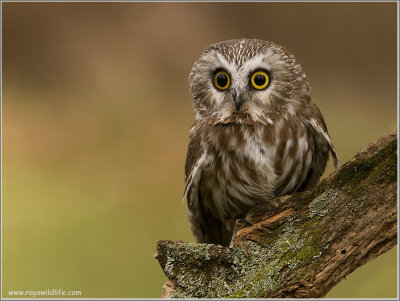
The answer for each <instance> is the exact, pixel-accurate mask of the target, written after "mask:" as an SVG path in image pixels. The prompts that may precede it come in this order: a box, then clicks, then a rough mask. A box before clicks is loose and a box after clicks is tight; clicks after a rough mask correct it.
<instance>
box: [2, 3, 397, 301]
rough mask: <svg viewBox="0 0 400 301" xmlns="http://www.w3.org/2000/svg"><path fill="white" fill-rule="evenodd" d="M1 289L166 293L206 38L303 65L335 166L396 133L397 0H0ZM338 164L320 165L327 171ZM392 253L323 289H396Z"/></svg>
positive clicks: (181, 235)
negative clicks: (269, 48) (163, 256)
mask: <svg viewBox="0 0 400 301" xmlns="http://www.w3.org/2000/svg"><path fill="white" fill-rule="evenodd" d="M2 8H3V10H2V14H3V15H2V24H3V44H2V45H3V95H2V96H3V106H2V109H3V111H2V112H3V113H2V114H3V115H2V116H3V124H2V125H3V161H2V171H3V178H2V180H3V182H2V184H3V191H2V193H3V194H2V242H3V245H2V256H3V258H2V260H3V261H2V263H3V264H2V273H3V274H2V276H3V277H2V286H3V290H2V295H3V297H9V296H8V294H7V291H8V290H31V289H32V290H39V289H47V288H50V289H51V288H57V289H58V288H61V289H65V290H82V297H85V298H95V297H126V298H131V297H138V298H140V297H153V298H157V297H160V296H161V287H162V285H163V283H164V282H165V280H166V278H165V276H164V275H163V273H162V270H161V268H160V267H159V265H158V262H157V261H156V260H155V259H154V257H153V256H154V254H155V252H156V243H157V241H158V240H160V239H181V240H186V241H193V238H192V236H191V233H190V230H189V226H188V222H187V217H186V205H185V204H182V203H181V199H182V194H183V188H184V182H183V169H184V160H185V155H186V147H187V143H188V131H189V129H190V126H191V123H192V121H193V117H194V114H193V109H192V104H191V99H190V94H189V88H188V81H187V78H188V75H189V72H190V69H191V67H192V64H193V62H194V60H195V59H196V58H197V57H198V56H199V55H200V53H201V52H202V51H203V49H204V48H206V47H207V46H208V45H209V44H211V43H213V42H217V41H221V40H227V39H232V38H240V37H247V38H259V39H265V40H271V41H275V42H277V43H279V44H282V45H284V46H286V47H287V48H288V49H290V50H291V51H292V52H293V53H294V54H295V55H296V57H297V59H298V61H299V62H300V63H301V64H302V65H303V67H304V69H305V70H306V72H307V74H308V77H309V80H310V83H311V87H312V95H313V100H314V102H315V103H317V105H318V106H319V108H320V109H321V111H322V112H323V114H324V117H325V121H326V123H327V125H328V128H329V132H330V135H331V137H332V139H333V141H334V143H335V145H336V149H337V151H338V154H339V156H340V159H341V161H342V162H345V161H346V160H348V159H349V158H351V157H352V156H353V155H354V154H355V153H356V152H357V151H358V150H360V149H361V148H362V147H364V146H365V145H367V144H368V143H370V142H372V141H373V140H374V139H376V138H378V137H380V136H382V135H384V134H385V133H387V132H388V131H389V130H391V129H393V128H394V127H396V124H397V122H396V99H397V98H396V85H397V71H396V66H397V61H396V54H397V52H396V37H397V33H396V28H397V25H396V10H397V8H396V3H394V2H393V3H2ZM332 171H333V166H332V163H329V165H328V169H327V171H326V174H325V175H327V174H329V173H331V172H332ZM396 255H397V252H396V250H395V249H393V250H391V251H389V252H388V253H386V254H384V255H382V256H381V257H379V258H378V259H376V260H374V261H372V262H371V263H369V264H367V265H365V266H363V267H362V268H360V269H359V270H357V271H356V272H354V273H353V274H351V275H350V276H349V277H347V280H344V281H342V282H341V283H340V284H339V285H338V286H337V287H335V288H334V289H333V290H332V291H331V292H330V293H329V294H328V297H396V284H397V279H396V266H397V261H396V257H397V256H396Z"/></svg>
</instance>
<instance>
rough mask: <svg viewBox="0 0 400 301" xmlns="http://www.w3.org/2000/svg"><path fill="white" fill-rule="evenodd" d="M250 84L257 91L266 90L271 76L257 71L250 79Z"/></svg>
mask: <svg viewBox="0 0 400 301" xmlns="http://www.w3.org/2000/svg"><path fill="white" fill-rule="evenodd" d="M250 82H251V84H252V86H253V87H254V88H256V89H257V90H262V89H265V88H266V87H267V86H268V83H269V76H268V74H267V73H266V72H265V71H261V70H260V71H256V72H254V73H253V75H252V76H251V78H250Z"/></svg>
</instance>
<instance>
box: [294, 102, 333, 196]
mask: <svg viewBox="0 0 400 301" xmlns="http://www.w3.org/2000/svg"><path fill="white" fill-rule="evenodd" d="M302 120H303V122H304V124H305V126H306V127H307V128H308V130H309V131H310V135H311V137H312V141H313V146H312V147H313V159H312V163H311V167H310V170H309V172H308V174H307V178H306V179H305V181H304V183H302V185H301V187H300V188H299V189H298V190H299V191H303V190H308V189H310V188H311V187H313V186H314V185H316V184H317V183H318V181H319V179H320V177H321V176H322V174H323V173H324V171H325V167H326V163H327V162H328V158H329V153H331V155H332V158H333V163H334V165H335V168H339V166H340V162H339V158H338V156H337V153H336V150H335V147H334V146H333V143H332V140H331V138H330V137H329V134H328V130H327V128H326V125H325V122H324V119H323V117H322V114H321V112H320V111H319V109H318V107H317V106H316V105H315V104H311V111H310V112H307V117H305V116H303V119H302Z"/></svg>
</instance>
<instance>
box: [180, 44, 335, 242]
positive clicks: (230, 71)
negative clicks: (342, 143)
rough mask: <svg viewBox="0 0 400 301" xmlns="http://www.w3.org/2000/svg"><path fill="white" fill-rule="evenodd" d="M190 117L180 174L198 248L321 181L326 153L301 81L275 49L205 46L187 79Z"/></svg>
mask: <svg viewBox="0 0 400 301" xmlns="http://www.w3.org/2000/svg"><path fill="white" fill-rule="evenodd" d="M189 81H190V88H191V92H192V97H193V103H194V108H195V111H196V117H195V122H194V124H193V127H192V129H191V131H190V142H189V148H188V153H187V158H186V166H185V181H186V187H185V196H186V197H187V200H188V207H189V222H190V225H191V229H192V232H193V235H194V237H195V239H196V240H197V241H198V242H207V243H216V244H222V245H226V244H228V243H229V242H230V240H231V237H232V234H233V233H232V232H233V225H234V221H235V219H236V218H239V217H243V216H244V215H245V214H246V212H247V211H248V210H249V208H251V207H253V206H255V205H257V204H259V203H260V202H267V201H268V200H270V199H272V198H274V197H277V196H280V195H284V194H289V193H292V192H295V191H300V190H305V189H309V188H310V187H312V186H314V185H315V184H316V183H317V182H318V181H319V179H320V177H321V175H322V173H323V172H324V170H325V167H326V163H327V160H328V156H329V151H330V152H331V153H332V155H333V158H334V162H335V166H337V165H338V159H337V155H336V152H335V149H334V147H333V145H332V142H331V140H330V137H329V135H328V132H327V128H326V125H325V122H324V119H323V117H322V114H321V112H320V111H319V109H318V108H317V106H316V105H315V104H313V103H312V102H311V95H310V89H309V85H308V81H307V78H306V75H305V73H304V72H303V70H302V68H301V66H300V65H299V64H298V63H297V62H296V60H295V58H294V56H293V55H292V54H291V53H290V52H288V51H287V50H286V49H285V48H283V47H282V46H279V45H277V44H275V43H272V42H267V41H262V40H247V39H239V40H230V41H224V42H220V43H217V44H213V45H211V46H209V47H208V48H207V49H206V50H205V51H204V52H203V53H202V55H201V56H200V58H199V59H198V60H197V61H196V62H195V64H194V66H193V69H192V72H191V73H190V78H189Z"/></svg>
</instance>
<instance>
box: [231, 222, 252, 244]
mask: <svg viewBox="0 0 400 301" xmlns="http://www.w3.org/2000/svg"><path fill="white" fill-rule="evenodd" d="M252 225H253V223H252V222H251V221H249V220H247V219H245V218H243V217H239V218H237V219H236V220H235V224H234V228H233V235H232V239H231V242H230V244H229V245H232V243H233V240H234V239H235V237H236V233H237V232H238V231H239V230H240V229H243V228H246V227H249V226H252Z"/></svg>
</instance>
